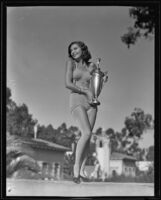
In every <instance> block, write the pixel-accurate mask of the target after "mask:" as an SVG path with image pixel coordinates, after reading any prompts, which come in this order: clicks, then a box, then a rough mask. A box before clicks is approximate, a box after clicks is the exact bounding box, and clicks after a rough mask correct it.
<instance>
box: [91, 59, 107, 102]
mask: <svg viewBox="0 0 161 200" xmlns="http://www.w3.org/2000/svg"><path fill="white" fill-rule="evenodd" d="M99 63H100V58H99V59H98V60H97V68H96V69H95V70H94V71H93V73H92V78H91V90H92V93H93V96H94V99H93V100H92V102H91V103H90V104H91V105H100V102H99V101H98V96H99V94H100V92H101V90H102V85H103V77H104V73H103V72H102V71H101V70H100V68H99Z"/></svg>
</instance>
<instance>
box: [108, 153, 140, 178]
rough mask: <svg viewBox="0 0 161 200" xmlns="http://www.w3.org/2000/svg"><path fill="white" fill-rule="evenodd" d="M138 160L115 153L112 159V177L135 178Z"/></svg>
mask: <svg viewBox="0 0 161 200" xmlns="http://www.w3.org/2000/svg"><path fill="white" fill-rule="evenodd" d="M135 162H136V158H134V157H133V156H129V155H126V154H122V153H118V152H113V153H112V154H111V158H110V175H111V176H115V175H125V176H131V177H134V176H135V175H136V164H135Z"/></svg>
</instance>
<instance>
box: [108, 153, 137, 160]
mask: <svg viewBox="0 0 161 200" xmlns="http://www.w3.org/2000/svg"><path fill="white" fill-rule="evenodd" d="M125 159H126V160H134V161H136V158H135V157H134V156H129V155H127V154H123V153H119V152H113V153H112V154H111V158H110V160H125Z"/></svg>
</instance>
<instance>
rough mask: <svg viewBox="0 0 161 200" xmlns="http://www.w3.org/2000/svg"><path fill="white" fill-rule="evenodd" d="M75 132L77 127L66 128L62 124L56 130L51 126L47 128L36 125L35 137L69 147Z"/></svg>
mask: <svg viewBox="0 0 161 200" xmlns="http://www.w3.org/2000/svg"><path fill="white" fill-rule="evenodd" d="M77 131H78V128H77V127H74V126H70V127H69V128H67V126H66V124H65V123H62V124H61V125H60V126H59V127H58V128H57V129H54V128H53V126H52V125H51V124H50V125H48V126H47V127H45V126H40V125H38V129H37V135H38V137H39V138H42V139H44V140H48V141H50V142H54V143H57V144H60V145H63V146H66V147H71V144H72V143H73V141H74V139H75V136H76V132H77Z"/></svg>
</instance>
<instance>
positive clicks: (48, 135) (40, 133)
mask: <svg viewBox="0 0 161 200" xmlns="http://www.w3.org/2000/svg"><path fill="white" fill-rule="evenodd" d="M37 137H38V138H41V139H44V140H47V141H50V142H56V137H57V131H56V130H55V129H54V128H53V126H52V125H51V124H49V125H48V126H47V127H45V126H44V125H42V126H40V125H38V128H37Z"/></svg>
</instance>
